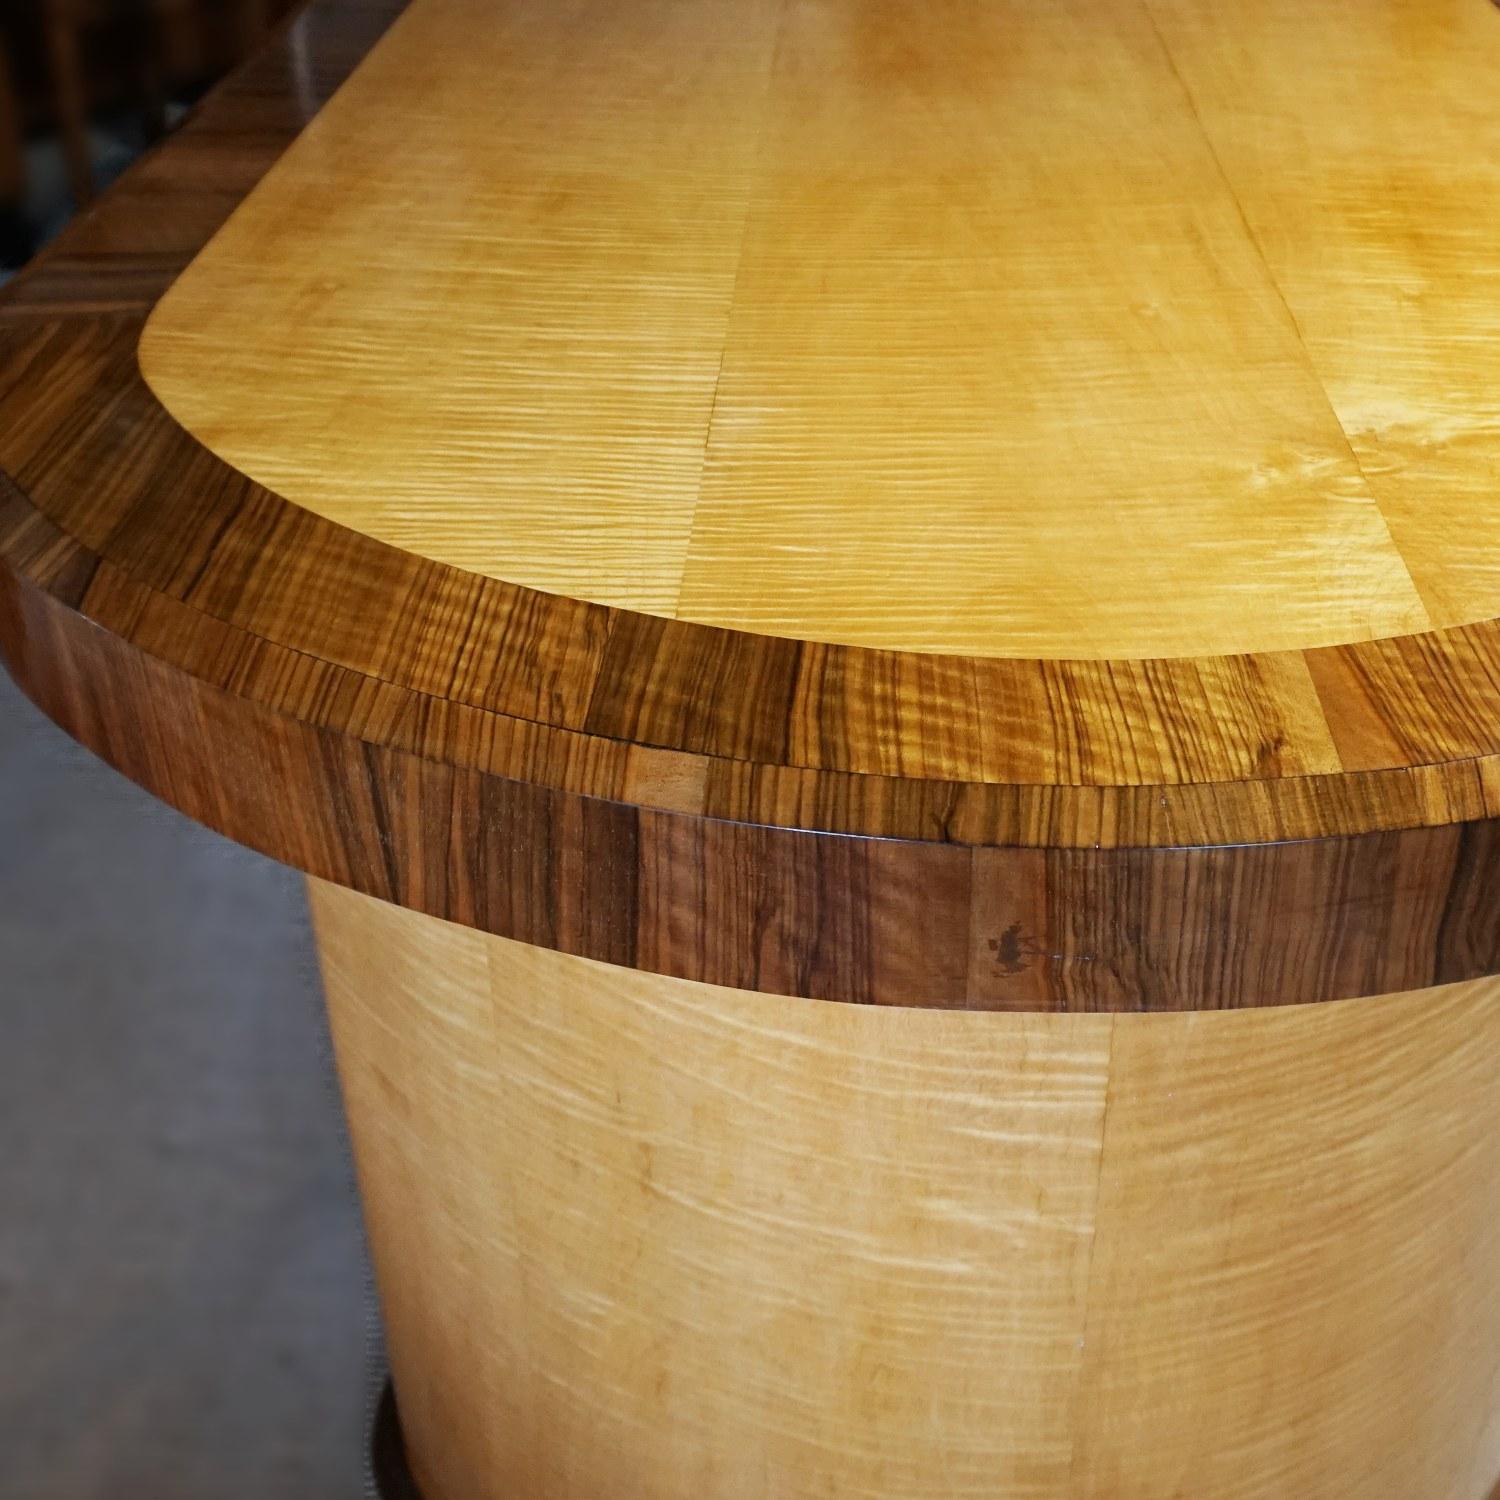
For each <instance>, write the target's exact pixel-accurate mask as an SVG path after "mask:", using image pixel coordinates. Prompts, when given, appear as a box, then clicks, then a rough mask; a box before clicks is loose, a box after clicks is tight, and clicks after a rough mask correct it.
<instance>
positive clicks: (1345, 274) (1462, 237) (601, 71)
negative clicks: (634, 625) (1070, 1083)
mask: <svg viewBox="0 0 1500 1500" xmlns="http://www.w3.org/2000/svg"><path fill="white" fill-rule="evenodd" d="M1497 71H1500V14H1496V12H1495V10H1494V7H1493V6H1491V5H1489V4H1487V3H1483V0H1359V3H1355V0H1343V3H1333V4H1328V5H1323V6H1319V7H1316V8H1315V9H1314V11H1313V12H1312V13H1311V14H1310V13H1309V12H1308V9H1307V7H1305V6H1304V5H1301V4H1299V3H1297V0H1250V3H1247V4H1244V5H1235V6H1225V5H1220V4H1214V3H1211V0H1141V3H1138V0H1130V3H1123V0H1057V3H1051V4H1046V5H1037V4H1030V3H1024V0H993V3H976V0H934V3H931V4H924V5H921V6H913V5H910V4H906V3H901V0H742V3H739V4H736V5H734V6H732V7H729V6H724V5H720V4H716V3H713V0H638V3H634V4H630V5H612V4H606V3H604V0H571V3H566V4H558V3H556V0H416V3H415V4H414V5H413V6H412V8H411V10H410V11H409V12H408V13H407V14H406V15H405V16H404V17H403V18H402V19H401V20H400V21H398V23H397V24H396V26H395V27H394V28H393V30H392V31H391V33H390V34H389V35H388V36H387V38H386V39H385V40H384V41H383V43H382V44H381V45H380V46H379V47H378V48H377V49H376V51H375V53H374V54H373V55H372V56H371V57H370V59H369V60H368V61H367V62H366V63H365V64H364V65H363V66H362V67H361V68H360V69H359V71H358V72H357V73H356V74H355V76H354V78H353V79H352V80H351V81H350V83H349V84H348V85H347V86H346V87H345V89H344V90H343V91H342V92H341V93H340V95H339V96H338V97H337V98H336V99H335V100H334V101H333V103H332V104H331V105H330V106H329V107H328V108H327V109H326V110H324V111H323V113H321V114H320V115H319V116H318V118H317V119H316V120H315V121H314V122H313V124H312V125H311V127H310V128H309V129H308V131H307V132H306V134H305V135H304V136H303V137H302V138H301V139H300V140H299V141H298V142H297V143H296V144H295V145H294V146H293V148H292V150H291V151H290V152H289V154H288V155H287V157H286V158H285V159H284V160H283V161H281V162H280V163H279V164H278V165H277V167H276V168H275V169H274V170H273V171H272V172H271V174H270V176H269V177H268V179H267V180H266V181H265V182H264V183H263V184H262V185H261V187H260V188H259V189H258V190H257V191H256V192H254V193H253V194H252V195H251V196H250V198H249V200H248V201H247V202H246V203H245V204H244V205H243V206H242V207H241V208H240V210H239V211H238V212H237V213H236V214H235V215H234V217H233V219H232V220H231V221H230V223H229V224H228V225H227V226H226V227H225V228H224V230H223V231H222V232H221V233H220V234H219V235H218V237H217V238H216V239H215V240H214V241H213V242H211V243H210V245H209V246H208V247H207V249H206V250H205V252H204V253H203V254H202V255H201V256H200V257H199V258H198V260H197V261H196V262H195V263H194V264H193V265H192V266H191V267H190V268H189V269H188V271H187V272H186V274H185V275H184V276H183V277H182V279H181V280H180V281H179V282H178V284H177V286H176V287H175V288H174V290H173V291H172V292H171V293H170V294H169V295H168V297H167V298H166V299H165V301H164V302H163V303H162V304H160V305H159V306H158V308H157V310H156V313H155V315H154V316H153V318H152V321H151V323H150V325H149V327H148V329H147V332H146V336H145V338H144V341H143V345H142V351H141V358H142V367H143V370H144V373H145V375H146V377H147V379H148V381H149V382H150V384H151V385H152V387H153V388H154V389H155V391H156V392H157V393H158V395H159V396H160V397H161V399H162V400H163V401H164V402H165V404H166V405H167V406H168V407H169V408H170V409H171V411H172V412H173V413H174V414H175V415H176V416H177V417H178V418H179V419H180V420H181V421H182V422H183V423H184V424H185V425H186V426H187V427H188V428H189V429H191V430H192V431H193V432H194V433H196V434H197V435H198V436H199V437H200V438H201V439H202V440H203V441H204V442H205V443H206V444H207V445H208V446H209V447H211V448H212V449H214V451H215V452H217V453H219V454H221V455H222V456H223V457H224V458H226V459H227V460H228V461H229V462H231V463H232V464H234V465H235V466H237V467H238V468H240V469H242V470H243V471H245V472H246V473H249V474H251V475H252V476H254V477H255V478H257V479H259V480H261V481H263V482H265V483H266V484H267V485H269V486H270V487H271V488H273V489H275V490H277V491H278V492H280V493H282V494H284V495H286V496H287V497H288V498H290V499H292V500H294V501H296V502H297V503H298V504H300V505H303V506H306V507H309V508H311V509H313V510H315V511H317V512H319V513H320V514H322V515H325V516H328V517H331V518H333V519H335V520H337V521H340V522H342V523H344V524H346V525H349V526H351V527H354V528H356V529H358V530H361V531H365V532H367V533H370V534H372V535H374V536H377V537H380V538H383V539H385V540H388V541H391V542H394V543H396V544H397V545H399V546H401V547H404V548H408V549H411V550H413V551H416V552H420V553H423V554H426V555H429V556H431V557H434V558H437V559H440V560H444V561H448V562H451V563H454V564H458V565H460V566H462V567H465V568H469V569H474V570H477V571H480V572H484V573H488V574H492V575H495V576H498V577H501V578H504V579H507V580H511V581H514V582H519V583H524V584H529V585H534V586H537V587H540V588H545V589H548V590H552V591H556V592H559V593H563V594H568V595H573V596H576V597H579V598H586V599H590V600H596V601H602V602H606V603H616V604H623V605H628V606H632V607H636V608H639V609H643V610H647V611H651V612H655V613H660V614H664V615H676V616H678V617H681V618H684V619H690V620H694V621H700V622H707V623H712V624H723V625H734V626H741V627H746V628H749V629H753V630H757V631H763V632H770V633H782V634H787V635H793V636H799V637H806V638H813V639H824V640H833V641H842V642H857V643H864V644H873V645H884V646H894V647H907V648H914V649H920V650H943V651H961V652H968V653H974V654H982V655H998V656H1007V655H1010V656H1014V655H1043V656H1065V657H1097V656H1111V657H1133V656H1136V657H1138V656H1146V655H1156V654H1211V653H1219V652H1240V651H1250V650H1269V649H1274V648H1281V647H1294V646H1297V647H1300V646H1309V645H1318V644H1323V643H1328V642H1349V641H1357V640H1365V639H1370V638H1375V637H1380V636H1386V635H1393V634H1401V633H1405V632H1410V631H1415V630H1420V629H1424V628H1426V627H1427V626H1428V625H1429V624H1433V625H1439V626H1441V625H1451V624H1455V623H1460V622H1464V621H1470V620H1476V619H1480V618H1486V617H1489V616H1492V615H1494V614H1496V613H1497V612H1500V611H1497V603H1500V589H1497V587H1496V584H1497V580H1496V578H1495V572H1496V568H1497V566H1500V565H1497V563H1496V561H1495V559H1496V558H1497V557H1500V510H1497V508H1496V507H1495V506H1494V505H1492V504H1491V503H1490V499H1491V487H1492V476H1493V473H1494V469H1495V463H1496V450H1497V435H1500V404H1497V403H1500V398H1497V396H1496V394H1495V393H1496V391H1497V390H1500V337H1497V335H1500V311H1497V309H1500V299H1497V297H1496V295H1495V285H1496V283H1495V270H1494V254H1493V246H1494V244H1495V243H1496V242H1497V239H1500V165H1497V163H1500V108H1497V107H1496V104H1495V89H1494V79H1495V77H1496V75H1497Z"/></svg>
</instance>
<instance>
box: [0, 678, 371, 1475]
mask: <svg viewBox="0 0 1500 1500" xmlns="http://www.w3.org/2000/svg"><path fill="white" fill-rule="evenodd" d="M379 1373H380V1371H379V1351H378V1330H377V1328H376V1326H375V1322H374V1318H373V1314H372V1312H371V1297H370V1293H369V1290H368V1271H367V1266H366V1261H365V1255H364V1246H363V1241H362V1235H361V1229H360V1223H359V1213H358V1207H357V1203H356V1200H355V1195H354V1188H353V1181H352V1174H351V1170H350V1166H349V1161H348V1151H347V1144H346V1141H345V1138H344V1134H343V1124H342V1120H341V1118H340V1115H339V1111H338V1104H337V1097H336V1093H335V1086H334V1082H333V1074H332V1065H331V1062H330V1057H329V1048H328V1041H327V1034H326V1031H325V1027H324V1021H323V1016H322V1009H321V1000H320V996H319V992H318V983H317V977H316V966H315V961H314V956H313V950H312V945H311V939H310V935H309V931H308V926H307V916H306V910H305V905H304V900H303V895H302V888H301V884H300V882H299V880H298V879H297V878H296V877H295V876H294V875H293V874H292V873H291V872H290V871H288V870H286V869H284V868H282V867H281V866H279V865H275V864H273V863H271V862H270V861H269V860H265V859H262V858H260V857H259V856H256V855H253V854H250V853H248V852H247V851H245V850H242V849H239V848H236V847H235V846H233V845H230V844H228V843H227V842H225V841H224V840H223V839H220V838H219V837H217V836H216V835H214V834H211V833H209V832H207V831H206V830H204V829H203V828H200V827H199V826H197V825H196V824H193V823H190V822H189V821H188V820H187V819H185V818H183V817H181V816H179V815H178V814H176V813H174V812H172V811H170V810H169V809H167V808H165V807H162V806H160V805H159V804H157V803H155V802H153V801H152V800H151V799H150V798H148V797H147V796H146V795H145V794H144V793H142V792H141V791H139V790H138V789H137V788H135V787H133V786H131V785H129V784H128V783H127V782H126V781H124V780H123V779H122V778H121V777H119V776H117V775H115V774H114V773H113V772H111V771H109V770H107V769H106V768H104V767H103V766H102V765H100V764H99V763H98V762H97V761H95V760H94V759H93V758H92V757H91V756H89V755H88V754H87V752H85V751H84V750H82V749H80V748H79V747H78V746H76V745H74V744H73V743H72V742H71V741H69V740H68V739H66V738H65V737H64V736H63V735H62V734H60V733H59V732H58V731H57V730H56V729H54V728H53V726H52V725H51V724H49V723H47V722H46V721H45V720H44V719H43V718H42V717H41V715H40V714H39V713H37V712H36V710H35V709H33V708H32V706H31V705H30V703H28V702H27V701H26V700H25V699H24V698H22V697H21V695H20V694H19V693H18V692H17V691H16V689H15V687H14V685H13V684H12V683H11V682H10V681H9V679H8V678H6V676H5V674H4V672H3V670H0V1500H92V1497H96V1496H97V1497H101V1500H102V1497H110V1500H122V1497H123V1500H178V1497H182V1500H241V1497H243V1500H304V1497H306V1500H312V1497H317V1500H338V1497H343V1496H351V1497H354V1496H359V1495H362V1494H365V1493H366V1492H367V1482H366V1475H365V1458H364V1451H365V1450H364V1441H365V1438H364V1434H365V1424H366V1419H367V1414H368V1410H369V1405H370V1400H371V1394H372V1391H373V1387H374V1385H375V1384H376V1382H377V1381H378V1379H379Z"/></svg>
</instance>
